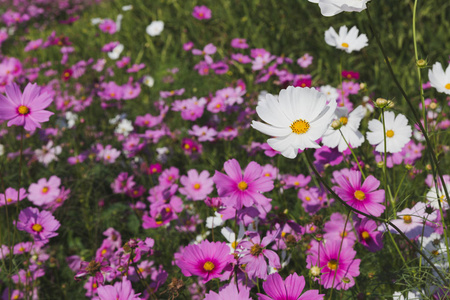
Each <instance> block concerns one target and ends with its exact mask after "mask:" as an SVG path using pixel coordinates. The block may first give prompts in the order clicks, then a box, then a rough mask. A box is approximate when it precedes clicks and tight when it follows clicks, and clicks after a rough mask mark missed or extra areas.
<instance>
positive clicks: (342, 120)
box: [339, 117, 348, 125]
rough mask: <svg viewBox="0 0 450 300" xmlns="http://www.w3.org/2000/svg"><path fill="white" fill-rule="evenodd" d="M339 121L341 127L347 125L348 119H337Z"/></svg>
mask: <svg viewBox="0 0 450 300" xmlns="http://www.w3.org/2000/svg"><path fill="white" fill-rule="evenodd" d="M339 121H340V122H341V123H342V125H347V123H348V118H347V117H341V118H340V119H339Z"/></svg>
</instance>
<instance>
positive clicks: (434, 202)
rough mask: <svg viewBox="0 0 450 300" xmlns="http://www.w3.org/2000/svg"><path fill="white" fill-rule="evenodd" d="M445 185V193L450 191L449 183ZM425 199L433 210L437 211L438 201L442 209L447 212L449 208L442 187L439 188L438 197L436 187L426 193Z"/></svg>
mask: <svg viewBox="0 0 450 300" xmlns="http://www.w3.org/2000/svg"><path fill="white" fill-rule="evenodd" d="M445 185H446V187H447V191H450V183H446V184H445ZM427 199H428V203H429V204H430V205H431V206H432V207H433V208H435V209H439V203H438V201H440V202H441V206H442V209H444V210H447V209H448V208H449V206H448V199H447V197H445V192H444V187H440V188H439V197H438V193H437V190H436V186H434V187H432V188H431V189H430V191H428V193H427Z"/></svg>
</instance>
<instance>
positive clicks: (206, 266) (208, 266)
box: [203, 261, 216, 272]
mask: <svg viewBox="0 0 450 300" xmlns="http://www.w3.org/2000/svg"><path fill="white" fill-rule="evenodd" d="M215 267H216V266H215V265H214V264H213V263H212V262H210V261H207V262H205V264H204V265H203V269H205V271H208V272H209V271H212V270H214V268H215Z"/></svg>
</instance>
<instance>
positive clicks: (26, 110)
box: [17, 105, 30, 115]
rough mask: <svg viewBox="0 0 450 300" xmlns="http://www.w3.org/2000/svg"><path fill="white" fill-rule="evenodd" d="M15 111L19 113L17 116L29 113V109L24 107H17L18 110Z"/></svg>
mask: <svg viewBox="0 0 450 300" xmlns="http://www.w3.org/2000/svg"><path fill="white" fill-rule="evenodd" d="M17 111H18V112H19V114H21V115H26V114H27V113H29V112H30V109H29V108H28V107H26V106H24V105H21V106H19V108H18V109H17Z"/></svg>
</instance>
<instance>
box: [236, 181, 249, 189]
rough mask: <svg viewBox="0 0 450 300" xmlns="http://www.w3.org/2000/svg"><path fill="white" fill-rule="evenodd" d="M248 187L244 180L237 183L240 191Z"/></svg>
mask: <svg viewBox="0 0 450 300" xmlns="http://www.w3.org/2000/svg"><path fill="white" fill-rule="evenodd" d="M247 188H248V184H247V182H245V181H241V182H239V183H238V189H240V190H241V191H245V190H246V189H247Z"/></svg>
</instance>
